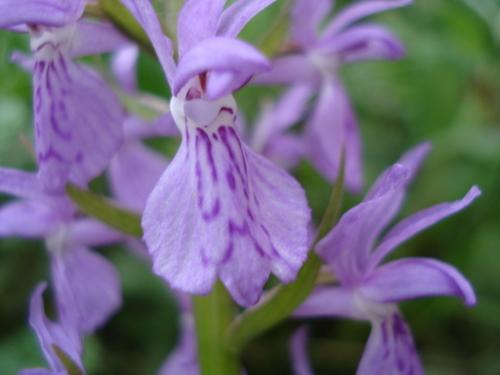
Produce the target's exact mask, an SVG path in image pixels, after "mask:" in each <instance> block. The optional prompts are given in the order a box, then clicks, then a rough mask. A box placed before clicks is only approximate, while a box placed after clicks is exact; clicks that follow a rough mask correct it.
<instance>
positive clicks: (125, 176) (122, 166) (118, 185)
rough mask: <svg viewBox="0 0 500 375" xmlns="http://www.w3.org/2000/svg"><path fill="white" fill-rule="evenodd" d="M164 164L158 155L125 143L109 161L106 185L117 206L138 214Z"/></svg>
mask: <svg viewBox="0 0 500 375" xmlns="http://www.w3.org/2000/svg"><path fill="white" fill-rule="evenodd" d="M167 165H168V161H167V160H166V158H165V157H164V156H163V155H161V154H160V153H158V152H156V151H154V150H152V149H150V148H148V147H146V146H144V145H142V144H141V143H140V142H139V141H135V142H134V141H128V142H127V143H125V144H124V145H123V146H122V147H121V149H120V151H119V152H118V153H117V154H116V156H115V157H114V158H113V160H112V161H111V164H110V166H109V182H110V185H111V191H112V192H113V195H114V196H115V197H116V198H117V200H118V201H119V202H120V204H123V205H124V206H125V207H127V208H129V209H132V210H134V211H136V212H138V213H142V211H143V210H144V207H145V206H146V201H147V199H148V197H149V194H150V193H151V191H152V190H153V188H154V186H155V185H156V183H157V182H158V180H159V179H160V176H161V175H162V174H163V172H164V171H165V168H166V167H167Z"/></svg>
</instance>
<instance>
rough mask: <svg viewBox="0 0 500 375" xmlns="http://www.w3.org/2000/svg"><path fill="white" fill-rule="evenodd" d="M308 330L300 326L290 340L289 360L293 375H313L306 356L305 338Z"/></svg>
mask: <svg viewBox="0 0 500 375" xmlns="http://www.w3.org/2000/svg"><path fill="white" fill-rule="evenodd" d="M308 334H309V330H308V329H307V327H306V326H302V327H300V328H299V329H297V331H296V332H295V333H294V334H293V336H292V339H291V340H290V358H291V361H292V369H293V373H294V374H295V375H313V371H312V369H311V365H310V364H309V358H308V355H307V336H308Z"/></svg>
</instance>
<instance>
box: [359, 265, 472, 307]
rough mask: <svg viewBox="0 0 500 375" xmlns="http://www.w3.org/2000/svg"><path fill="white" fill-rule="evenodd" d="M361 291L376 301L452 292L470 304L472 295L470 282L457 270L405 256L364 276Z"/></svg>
mask: <svg viewBox="0 0 500 375" xmlns="http://www.w3.org/2000/svg"><path fill="white" fill-rule="evenodd" d="M362 290H363V294H364V295H365V296H366V297H367V298H370V299H372V300H375V301H378V302H398V301H403V300H407V299H414V298H421V297H431V296H440V295H452V296H455V297H457V298H460V299H463V300H464V303H465V304H466V305H474V304H475V303H476V296H475V295H474V291H473V289H472V286H471V285H470V283H469V282H468V281H467V280H466V279H465V278H464V277H463V276H462V274H461V273H460V272H458V270H457V269H456V268H455V267H453V266H451V265H449V264H447V263H443V262H440V261H438V260H434V259H427V258H405V259H400V260H396V261H393V262H389V263H387V264H384V265H382V266H380V267H378V268H377V269H375V270H374V271H373V272H371V273H370V274H369V275H368V276H367V277H366V278H365V279H364V280H363V286H362Z"/></svg>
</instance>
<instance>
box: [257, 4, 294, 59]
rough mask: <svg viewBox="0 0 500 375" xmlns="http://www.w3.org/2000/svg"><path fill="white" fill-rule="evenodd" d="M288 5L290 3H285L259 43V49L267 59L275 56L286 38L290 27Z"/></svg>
mask: <svg viewBox="0 0 500 375" xmlns="http://www.w3.org/2000/svg"><path fill="white" fill-rule="evenodd" d="M290 4H291V1H287V2H286V3H285V5H283V8H282V9H281V11H280V13H279V14H278V16H277V17H276V20H275V21H274V23H273V24H272V25H271V27H270V28H269V30H268V31H267V33H266V35H264V37H263V38H262V40H261V41H260V43H259V46H258V47H259V49H260V50H261V51H262V53H263V54H264V55H266V56H267V57H273V56H275V55H276V54H277V53H278V52H279V51H280V49H281V48H282V47H283V41H284V40H285V38H286V37H287V34H288V27H289V25H290V17H289V15H288V13H289V11H290Z"/></svg>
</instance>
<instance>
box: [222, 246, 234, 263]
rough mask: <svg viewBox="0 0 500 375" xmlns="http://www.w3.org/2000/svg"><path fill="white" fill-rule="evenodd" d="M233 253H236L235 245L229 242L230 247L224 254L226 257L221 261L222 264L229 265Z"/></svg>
mask: <svg viewBox="0 0 500 375" xmlns="http://www.w3.org/2000/svg"><path fill="white" fill-rule="evenodd" d="M233 251H234V245H233V242H232V241H231V242H229V246H228V247H227V249H226V252H225V253H224V257H223V258H222V260H221V262H222V264H225V263H227V262H228V261H229V260H230V259H231V256H232V255H233Z"/></svg>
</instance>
